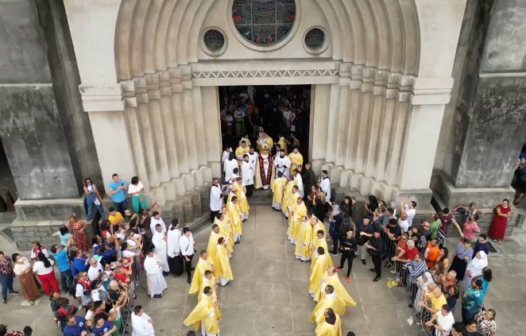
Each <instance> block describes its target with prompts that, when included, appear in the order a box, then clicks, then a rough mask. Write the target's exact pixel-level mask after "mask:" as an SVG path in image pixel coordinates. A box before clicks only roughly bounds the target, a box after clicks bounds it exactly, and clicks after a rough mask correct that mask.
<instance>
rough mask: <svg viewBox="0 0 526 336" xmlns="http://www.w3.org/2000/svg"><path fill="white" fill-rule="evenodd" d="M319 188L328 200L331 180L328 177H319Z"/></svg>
mask: <svg viewBox="0 0 526 336" xmlns="http://www.w3.org/2000/svg"><path fill="white" fill-rule="evenodd" d="M320 189H321V191H323V193H324V194H325V196H326V197H327V200H328V201H329V200H330V199H331V180H329V178H328V177H326V178H323V177H322V178H321V182H320Z"/></svg>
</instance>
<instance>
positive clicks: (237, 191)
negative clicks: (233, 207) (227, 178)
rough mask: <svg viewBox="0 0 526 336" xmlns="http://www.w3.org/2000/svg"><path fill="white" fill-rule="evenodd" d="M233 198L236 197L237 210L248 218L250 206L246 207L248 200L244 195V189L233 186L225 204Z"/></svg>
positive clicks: (237, 185) (239, 186)
mask: <svg viewBox="0 0 526 336" xmlns="http://www.w3.org/2000/svg"><path fill="white" fill-rule="evenodd" d="M233 196H236V197H237V200H238V201H237V204H238V206H239V210H240V211H241V212H242V213H244V214H245V215H247V216H248V215H249V212H250V206H249V205H248V199H247V197H246V195H245V191H244V187H243V186H242V185H240V184H237V183H235V184H233V185H232V191H231V192H230V195H228V198H227V200H226V201H227V204H228V203H229V202H230V201H231V200H232V197H233Z"/></svg>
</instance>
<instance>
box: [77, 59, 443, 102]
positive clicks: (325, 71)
mask: <svg viewBox="0 0 526 336" xmlns="http://www.w3.org/2000/svg"><path fill="white" fill-rule="evenodd" d="M239 83H244V85H247V84H254V85H258V84H272V83H276V84H277V85H280V84H307V85H308V84H313V85H316V84H339V85H345V86H347V85H348V86H349V89H351V90H361V91H362V92H371V93H372V94H374V95H385V96H386V98H387V99H397V100H399V101H410V103H411V104H412V105H429V104H431V105H437V104H438V105H440V104H447V103H448V102H449V100H450V92H451V89H452V87H453V78H418V77H414V76H406V75H402V74H398V73H390V72H388V71H383V70H378V69H375V68H367V67H364V66H361V65H354V64H352V63H343V62H337V61H298V62H291V61H272V60H271V61H265V62H262V61H247V62H215V63H196V64H192V65H185V66H181V67H178V68H177V69H170V70H168V71H161V72H158V73H155V74H149V75H146V76H144V77H140V78H134V79H132V80H128V81H124V82H121V83H118V84H91V85H90V84H83V85H80V93H81V95H82V101H83V106H84V110H85V111H89V112H101V111H122V110H124V107H125V105H126V106H132V107H133V106H137V104H141V103H142V104H146V103H148V102H149V101H150V100H158V99H161V97H162V96H170V95H172V94H173V93H181V92H182V91H183V90H191V89H192V88H194V87H200V86H217V85H236V84H237V85H243V84H239ZM125 102H126V104H125Z"/></svg>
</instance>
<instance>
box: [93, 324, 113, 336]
mask: <svg viewBox="0 0 526 336" xmlns="http://www.w3.org/2000/svg"><path fill="white" fill-rule="evenodd" d="M111 328H113V323H111V322H109V321H104V324H103V325H102V327H100V328H98V327H95V328H93V334H94V335H95V336H102V335H104V334H105V333H107V332H108V331H110V330H111Z"/></svg>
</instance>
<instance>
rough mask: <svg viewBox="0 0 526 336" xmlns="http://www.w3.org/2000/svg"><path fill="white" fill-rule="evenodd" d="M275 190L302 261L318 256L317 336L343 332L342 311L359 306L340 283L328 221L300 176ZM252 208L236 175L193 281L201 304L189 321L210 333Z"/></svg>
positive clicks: (313, 280)
mask: <svg viewBox="0 0 526 336" xmlns="http://www.w3.org/2000/svg"><path fill="white" fill-rule="evenodd" d="M275 181H277V180H275ZM272 190H273V192H274V200H273V204H277V203H279V204H280V205H281V208H282V212H283V214H284V215H285V217H287V218H288V227H287V236H288V239H289V240H290V242H291V243H292V244H295V245H296V248H295V255H296V258H297V259H300V260H301V262H308V261H312V263H311V265H310V283H309V289H308V290H309V294H310V295H311V296H312V298H313V300H314V301H315V302H317V303H316V306H315V307H314V310H313V312H312V315H311V317H310V321H311V322H314V323H316V324H317V326H316V336H341V335H342V330H341V316H342V315H343V314H345V311H346V307H347V306H348V307H352V306H355V305H356V302H355V301H354V300H353V298H352V297H351V296H350V295H349V293H348V292H347V291H346V289H345V288H344V287H343V285H342V283H341V282H340V279H339V277H338V274H337V272H336V269H335V267H334V266H333V263H332V260H331V257H330V255H329V254H328V246H327V240H326V229H325V225H324V224H323V221H320V220H318V218H316V216H314V215H313V214H312V213H308V211H307V208H306V206H305V203H304V202H303V199H302V198H301V197H300V195H299V192H298V187H297V186H296V185H295V184H294V180H291V181H289V182H288V183H286V184H285V185H281V186H280V185H278V184H277V183H273V184H272ZM274 208H275V207H274ZM249 211H250V207H249V205H248V201H247V198H246V196H245V190H244V188H243V186H242V181H241V179H236V181H235V182H234V183H233V185H232V191H231V193H230V195H229V197H228V200H227V205H226V206H223V208H222V209H221V212H220V213H219V215H218V218H216V220H215V222H214V224H213V226H212V232H211V234H210V239H209V243H208V248H207V250H206V251H201V253H200V259H199V262H198V264H197V266H196V268H195V273H194V276H193V279H192V283H191V286H190V291H189V293H190V294H195V295H197V296H198V304H197V306H196V307H195V308H194V310H193V311H192V312H191V313H190V315H189V316H188V317H187V318H186V319H185V321H184V324H185V325H186V326H190V325H193V326H194V328H195V329H196V330H199V329H201V333H202V335H204V336H212V335H213V336H217V335H219V320H220V319H221V312H220V310H219V306H218V302H217V295H216V288H217V284H220V285H222V286H224V285H226V284H227V283H228V282H229V281H230V280H233V279H234V277H233V275H232V270H231V267H230V258H231V257H232V253H233V252H234V244H236V243H239V242H240V237H241V235H242V232H243V221H244V220H245V219H246V218H248V215H249Z"/></svg>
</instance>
